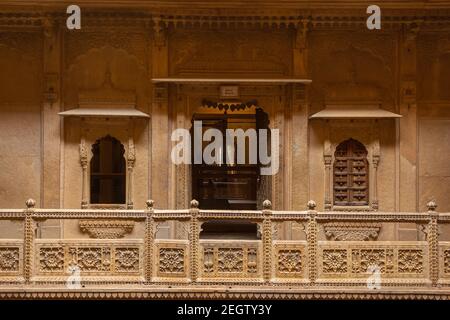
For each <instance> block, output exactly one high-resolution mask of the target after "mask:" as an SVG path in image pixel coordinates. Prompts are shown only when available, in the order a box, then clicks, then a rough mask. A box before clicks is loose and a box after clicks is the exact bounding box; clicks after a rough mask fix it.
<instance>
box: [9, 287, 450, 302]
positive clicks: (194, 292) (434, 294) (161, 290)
mask: <svg viewBox="0 0 450 320" xmlns="http://www.w3.org/2000/svg"><path fill="white" fill-rule="evenodd" d="M171 285H172V286H173V284H171ZM125 286H126V287H127V289H126V290H125V289H123V290H120V289H101V288H100V289H98V290H95V291H94V290H92V291H85V290H76V291H74V290H72V291H70V290H68V289H58V288H48V289H47V290H42V289H36V288H32V287H30V288H25V287H19V288H17V289H10V288H8V289H0V298H1V299H10V300H14V299H83V300H89V299H121V300H122V299H283V300H286V299H289V300H298V299H301V300H305V299H308V300H310V299H311V300H312V299H314V300H319V299H320V300H323V299H327V300H329V299H345V300H361V299H364V300H384V299H392V300H449V299H450V294H449V293H448V290H446V289H441V290H428V291H427V290H420V291H412V290H411V288H408V289H403V290H393V289H392V288H388V290H386V291H384V290H383V291H381V290H380V291H379V290H373V291H374V292H371V293H369V292H361V291H359V290H357V289H349V288H347V289H346V290H345V292H343V291H342V289H340V290H333V289H331V288H329V287H328V288H326V289H325V290H324V289H322V290H321V289H293V288H290V289H289V290H276V289H275V288H273V287H270V288H266V289H264V288H258V289H256V290H251V289H249V288H239V289H229V288H228V286H223V288H213V287H210V289H209V290H208V289H206V288H205V287H200V288H196V287H194V286H190V287H187V288H183V287H181V288H178V287H174V288H172V289H167V286H161V287H155V286H153V287H151V288H146V289H144V290H136V289H133V288H130V286H129V285H125Z"/></svg>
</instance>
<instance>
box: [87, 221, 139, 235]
mask: <svg viewBox="0 0 450 320" xmlns="http://www.w3.org/2000/svg"><path fill="white" fill-rule="evenodd" d="M79 227H80V230H81V231H82V232H84V233H87V234H89V236H90V237H91V238H96V239H119V238H123V237H124V236H125V235H126V234H128V233H131V231H133V228H134V221H131V220H80V221H79Z"/></svg>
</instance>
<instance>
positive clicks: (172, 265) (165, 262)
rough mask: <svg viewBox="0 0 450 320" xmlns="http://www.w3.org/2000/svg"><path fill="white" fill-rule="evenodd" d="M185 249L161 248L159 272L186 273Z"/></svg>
mask: <svg viewBox="0 0 450 320" xmlns="http://www.w3.org/2000/svg"><path fill="white" fill-rule="evenodd" d="M184 256H185V254H184V249H183V248H160V249H159V272H160V273H162V274H165V273H168V274H172V273H184V269H185V267H184Z"/></svg>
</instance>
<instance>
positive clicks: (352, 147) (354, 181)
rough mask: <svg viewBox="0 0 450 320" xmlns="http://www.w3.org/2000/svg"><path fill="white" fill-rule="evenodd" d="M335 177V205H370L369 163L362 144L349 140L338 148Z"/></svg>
mask: <svg viewBox="0 0 450 320" xmlns="http://www.w3.org/2000/svg"><path fill="white" fill-rule="evenodd" d="M333 177H334V183H333V190H334V205H336V206H367V205H369V163H368V161H367V149H366V147H364V145H363V144H362V143H361V142H359V141H356V140H353V139H349V140H346V141H344V142H342V143H340V144H339V145H338V146H337V148H336V152H335V153H334V166H333Z"/></svg>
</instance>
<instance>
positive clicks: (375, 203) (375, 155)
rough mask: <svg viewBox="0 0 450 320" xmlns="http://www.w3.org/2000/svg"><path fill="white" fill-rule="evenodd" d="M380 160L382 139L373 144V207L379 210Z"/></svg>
mask: <svg viewBox="0 0 450 320" xmlns="http://www.w3.org/2000/svg"><path fill="white" fill-rule="evenodd" d="M379 162H380V141H379V140H378V139H377V140H375V142H374V145H373V151H372V166H373V184H372V189H373V190H372V209H373V210H378V163H379Z"/></svg>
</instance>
